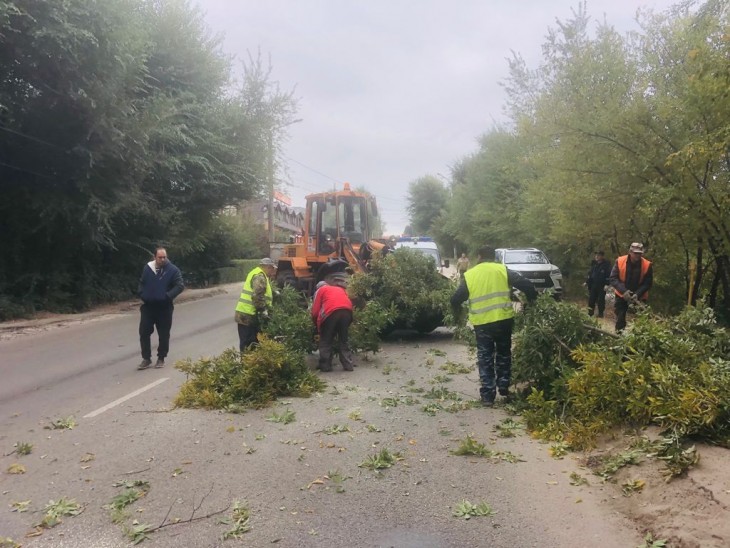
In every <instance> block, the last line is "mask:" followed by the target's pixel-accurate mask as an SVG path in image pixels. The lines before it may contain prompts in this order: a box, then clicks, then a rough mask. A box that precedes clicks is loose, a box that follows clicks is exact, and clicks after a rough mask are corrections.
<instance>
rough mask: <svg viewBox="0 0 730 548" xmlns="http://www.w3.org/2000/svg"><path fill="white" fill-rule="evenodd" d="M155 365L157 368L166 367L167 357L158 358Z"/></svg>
mask: <svg viewBox="0 0 730 548" xmlns="http://www.w3.org/2000/svg"><path fill="white" fill-rule="evenodd" d="M155 367H156V368H157V369H161V368H163V367H165V358H157V362H156V363H155Z"/></svg>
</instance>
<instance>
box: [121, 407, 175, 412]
mask: <svg viewBox="0 0 730 548" xmlns="http://www.w3.org/2000/svg"><path fill="white" fill-rule="evenodd" d="M174 410H175V409H174V408H172V407H171V408H170V409H135V410H134V411H132V413H169V412H170V411H174Z"/></svg>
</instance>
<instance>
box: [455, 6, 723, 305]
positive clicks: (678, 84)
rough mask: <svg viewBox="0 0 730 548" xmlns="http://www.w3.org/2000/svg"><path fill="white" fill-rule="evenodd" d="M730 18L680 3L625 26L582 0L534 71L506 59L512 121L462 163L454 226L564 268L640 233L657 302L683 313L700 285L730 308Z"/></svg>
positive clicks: (616, 249)
mask: <svg viewBox="0 0 730 548" xmlns="http://www.w3.org/2000/svg"><path fill="white" fill-rule="evenodd" d="M729 16H730V7H729V6H728V4H727V2H722V1H719V0H706V1H705V2H703V3H700V2H684V3H680V4H678V5H677V6H675V7H674V8H672V9H670V10H668V11H667V12H665V13H660V14H657V13H654V12H651V11H646V12H643V13H641V14H640V15H639V22H640V28H641V30H640V31H637V32H632V33H628V34H626V35H621V34H619V33H618V32H616V31H615V30H614V29H613V28H612V27H611V26H610V24H608V23H598V24H595V23H594V21H593V20H592V19H591V17H590V16H589V15H588V12H587V8H586V5H585V4H581V5H579V7H578V8H577V9H576V10H575V11H574V13H573V16H572V17H571V18H570V19H569V20H567V21H558V22H557V24H556V26H555V28H552V29H550V31H549V33H548V36H547V38H546V41H545V43H544V45H543V59H542V62H541V63H540V64H539V65H538V66H537V67H535V68H532V67H528V66H527V64H526V63H525V62H524V60H523V59H522V58H521V57H520V56H519V55H515V56H514V57H513V58H512V59H511V60H509V71H510V73H509V78H508V79H507V81H506V82H505V89H506V91H507V94H508V100H507V104H506V105H505V112H506V114H507V115H508V116H509V119H510V124H509V125H508V126H507V127H500V128H494V129H492V130H490V131H488V132H487V133H486V134H485V135H484V136H483V137H482V139H481V143H480V148H479V150H478V151H477V152H476V153H475V154H473V155H471V156H469V157H467V158H464V159H463V160H462V161H461V162H459V163H458V164H457V165H458V171H455V172H454V173H453V174H452V178H453V179H454V181H455V182H454V185H453V189H452V190H453V198H451V199H450V200H449V201H448V204H447V206H446V209H447V211H448V213H447V215H446V219H445V223H444V227H445V230H446V231H447V232H448V233H449V234H450V235H451V236H452V237H453V238H455V239H456V240H458V241H460V242H464V243H467V244H468V245H469V246H470V248H472V249H473V248H476V247H477V246H479V245H482V244H484V243H491V244H493V245H495V246H523V245H535V246H539V247H542V248H543V249H545V250H546V251H547V252H548V253H549V254H550V256H551V257H553V260H554V261H556V262H558V263H559V264H561V266H563V269H564V271H567V272H571V271H573V270H576V269H580V270H581V271H582V270H583V268H585V263H586V262H587V259H588V258H589V257H590V254H591V252H592V251H593V250H594V249H596V248H604V249H606V250H607V251H609V253H610V255H612V256H617V255H619V254H625V253H626V250H627V248H628V244H629V243H630V242H632V241H643V242H644V244H645V245H646V246H647V248H648V250H649V252H648V254H647V256H648V257H649V258H651V259H652V260H653V262H654V263H655V273H656V276H655V286H656V287H655V291H654V292H653V294H652V302H653V303H655V304H657V305H659V306H661V307H663V308H665V309H672V310H678V309H679V308H681V305H682V303H684V302H686V301H687V296H688V294H689V290H690V285H691V286H692V287H691V289H692V302H695V300H696V299H697V298H700V297H703V296H706V298H707V302H708V303H709V304H710V306H712V307H713V308H715V309H716V310H717V311H718V314H719V315H720V316H722V317H724V318H726V319H727V318H728V317H730V262H729V261H730V259H729V256H730V254H729V250H730V226H729V225H730V218H729V217H728V215H727V211H730V207H729V206H730V203H729V202H730V184H729V182H730V180H729V179H730V154H728V150H730V147H729V146H728V145H730V122H729V120H730V91H729V90H730V85H729V84H730V68H728V67H729V66H728V63H727V59H728V55H729V54H730V40H728V39H727V36H728V28H729V27H730V17H729ZM692 272H694V273H695V275H694V277H692V275H691V273H692Z"/></svg>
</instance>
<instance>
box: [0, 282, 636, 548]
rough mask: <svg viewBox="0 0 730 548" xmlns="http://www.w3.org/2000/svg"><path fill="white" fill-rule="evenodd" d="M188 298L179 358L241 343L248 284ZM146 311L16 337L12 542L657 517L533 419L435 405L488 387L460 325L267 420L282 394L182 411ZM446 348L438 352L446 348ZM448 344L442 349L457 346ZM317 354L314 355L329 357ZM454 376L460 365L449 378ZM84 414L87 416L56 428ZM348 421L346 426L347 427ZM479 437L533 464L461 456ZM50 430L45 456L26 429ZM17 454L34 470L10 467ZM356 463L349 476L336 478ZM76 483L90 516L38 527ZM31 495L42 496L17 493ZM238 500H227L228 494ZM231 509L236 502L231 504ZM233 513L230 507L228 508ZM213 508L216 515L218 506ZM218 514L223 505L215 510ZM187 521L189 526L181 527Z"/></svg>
mask: <svg viewBox="0 0 730 548" xmlns="http://www.w3.org/2000/svg"><path fill="white" fill-rule="evenodd" d="M226 289H227V291H226V292H225V293H223V294H218V295H213V296H211V297H209V298H205V299H200V300H196V301H192V302H185V303H180V304H178V305H177V306H176V309H175V318H174V323H173V331H172V341H171V355H170V357H169V358H168V362H169V364H171V363H172V362H173V361H174V360H176V359H183V358H187V357H192V358H198V357H200V356H206V355H213V354H217V353H219V352H220V351H222V350H223V349H225V348H227V347H231V346H235V345H236V344H237V334H236V328H235V324H234V323H233V320H232V309H233V305H234V303H235V300H236V297H237V293H238V289H237V288H236V287H234V286H229V287H227V288H226ZM137 324H138V314H137V313H136V312H134V311H130V312H127V313H123V314H115V315H106V316H101V317H98V318H95V319H91V320H87V321H84V322H80V323H72V324H70V325H65V326H60V327H51V328H48V329H47V330H39V331H37V332H34V333H30V334H26V335H22V336H18V337H15V338H9V339H6V340H0V379H2V380H1V384H0V451H2V454H3V456H2V458H1V459H0V466H1V468H0V493H1V496H0V539H1V538H2V537H3V536H9V537H12V538H14V539H16V540H18V541H21V540H22V542H23V545H24V546H69V547H76V546H79V547H97V546H98V547H105V546H128V545H130V543H129V540H128V539H127V538H125V536H124V532H123V528H124V526H125V525H126V527H128V528H129V527H133V526H134V520H138V522H139V523H147V524H150V525H153V526H159V525H164V527H162V528H160V529H158V530H156V531H155V532H153V533H150V538H149V539H147V540H145V541H144V544H143V545H149V546H163V547H168V546H170V547H172V546H194V547H197V546H227V545H237V544H238V543H239V542H243V543H244V544H246V545H249V546H267V545H271V544H272V543H274V544H276V545H278V546H292V547H293V546H353V547H360V546H362V547H375V546H396V547H452V546H453V547H462V546H474V547H479V546H496V547H501V546H504V547H508V546H509V547H522V546H535V547H552V546H556V547H557V546H561V547H562V546H565V547H573V546H575V547H582V546H596V545H600V546H608V547H611V546H617V547H629V546H635V545H636V544H638V542H639V539H640V536H641V535H640V532H639V531H637V530H635V528H634V527H633V525H632V524H631V523H630V522H628V521H626V520H624V519H623V518H621V517H619V516H617V515H615V514H614V512H613V510H612V508H611V506H610V499H611V497H613V496H615V489H614V488H613V487H612V486H609V487H606V486H601V485H598V483H597V482H595V480H591V483H592V485H591V486H590V487H575V486H571V485H570V483H569V481H568V475H569V473H570V472H572V471H578V472H580V473H581V474H582V475H584V476H588V475H589V474H588V473H587V472H586V471H584V470H580V469H579V468H578V465H577V463H576V462H575V461H573V460H570V459H566V460H563V461H557V460H554V459H552V458H550V457H549V456H548V454H547V447H546V446H545V445H542V444H539V443H537V442H536V441H534V440H532V439H530V438H529V437H528V436H527V435H525V434H518V436H517V437H515V438H506V439H502V438H499V437H497V436H496V434H495V430H494V427H495V425H497V424H498V423H499V422H500V421H502V420H504V419H505V418H506V417H507V415H506V414H505V412H504V411H503V410H502V409H483V408H474V409H466V410H463V411H460V412H457V413H446V412H442V411H439V412H437V413H436V414H435V415H429V414H427V413H425V412H424V410H423V409H424V405H425V404H428V403H429V400H426V399H423V398H424V396H423V395H424V394H425V393H426V392H428V391H429V390H430V389H431V388H433V387H436V386H441V387H447V388H448V389H449V390H451V391H454V392H457V393H459V394H461V395H462V396H463V398H464V400H469V399H470V398H473V397H475V396H476V386H477V376H476V373H475V371H474V370H473V368H472V370H471V372H470V373H468V374H458V375H446V374H445V372H444V370H442V367H445V365H446V363H447V362H453V363H461V364H463V365H469V366H471V365H473V357H470V356H469V355H468V352H467V349H466V348H465V347H464V346H462V345H460V344H458V343H455V342H454V341H452V340H451V337H450V336H449V335H448V334H447V333H444V332H436V333H434V334H432V335H431V336H429V337H426V338H418V339H408V338H406V339H403V340H394V341H391V342H388V343H386V344H385V345H384V348H383V351H382V352H381V353H379V354H377V355H376V356H375V357H371V358H369V359H367V360H366V359H365V357H362V356H361V357H359V358H358V361H359V362H360V364H359V366H358V367H357V368H356V369H355V371H354V372H352V373H346V372H343V371H335V372H333V373H331V374H327V375H326V380H327V381H328V382H329V387H328V389H327V391H326V392H325V393H323V394H320V395H317V396H315V397H313V398H309V399H294V398H292V399H289V400H286V401H282V402H279V403H278V404H277V405H276V406H275V408H274V411H276V412H282V411H283V410H285V409H291V410H293V411H294V412H295V413H296V421H295V422H294V423H292V424H287V425H282V424H277V423H273V422H270V421H267V417H269V416H270V415H271V413H272V410H271V409H264V410H256V411H249V412H247V413H245V414H243V415H231V414H226V413H220V412H211V411H200V410H184V409H173V408H172V405H171V402H172V400H173V398H174V396H175V394H176V393H177V391H178V389H179V387H180V385H181V384H182V383H183V382H184V375H183V374H182V373H180V372H179V371H177V370H175V369H173V368H172V367H171V365H169V364H168V366H166V367H165V368H163V369H150V370H146V371H137V370H136V365H137V363H138V362H139V360H140V356H139V349H138V341H137V334H136V333H137ZM434 349H438V352H436V351H434ZM442 353H443V354H442ZM314 361H315V360H314V357H312V360H311V364H312V365H313V364H314ZM447 376H448V379H446V378H445V377H447ZM70 416H73V417H74V420H75V422H76V423H77V424H76V426H75V428H73V429H72V430H56V429H48V428H49V427H50V426H51V424H52V422H53V421H55V420H58V419H62V418H67V417H70ZM334 425H338V426H341V427H344V426H345V425H346V426H347V428H346V430H345V431H343V432H342V433H340V434H336V435H329V434H328V433H327V432H328V431H329V430H331V427H332V426H334ZM467 434H472V435H473V436H474V437H475V438H476V439H477V440H478V441H480V442H483V443H485V444H486V445H487V446H488V447H489V448H490V449H492V450H495V451H502V452H506V451H509V452H511V453H513V454H515V455H520V458H521V459H522V462H516V463H508V462H505V461H502V460H500V459H498V458H497V459H489V458H486V459H485V458H478V457H459V456H455V455H452V454H451V453H450V450H451V449H454V448H455V447H457V446H458V445H459V443H460V441H461V440H463V439H465V437H466V435H467ZM16 442H25V443H32V444H33V451H32V453H31V454H30V455H26V456H19V455H17V454H14V453H12V451H13V444H14V443H16ZM383 447H386V448H388V449H389V450H390V451H391V452H398V453H400V454H401V455H402V460H400V461H399V462H397V463H396V464H395V465H394V466H393V467H392V468H391V469H387V470H384V471H382V472H372V471H369V470H367V469H364V468H363V467H361V466H360V464H362V463H363V462H364V461H365V459H366V458H367V457H368V456H370V455H373V454H375V453H377V452H378V451H380V449H382V448H383ZM13 464H21V465H23V466H24V467H25V469H26V471H25V473H24V474H9V473H7V472H6V471H7V470H8V469H9V467H10V466H11V465H13ZM334 472H338V474H339V476H341V478H344V479H341V482H340V483H339V484H337V483H335V482H334V480H333V479H332V477H335V476H337V474H335V473H334ZM120 480H145V481H148V482H149V483H150V485H151V488H150V491H149V493H147V495H146V496H145V497H143V498H142V499H140V500H139V501H137V502H135V503H134V504H132V505H130V506H129V507H128V508H127V515H126V517H125V518H124V519H122V525H119V524H115V523H113V522H112V519H111V512H110V510H109V509H108V508H105V505H108V504H109V502H110V501H111V500H112V499H113V497H115V496H116V495H119V494H120V492H121V490H120V487H115V486H114V484H115V483H116V482H119V481H120ZM61 497H67V498H74V499H76V500H77V501H78V502H79V503H81V504H82V507H83V509H84V511H83V513H81V514H80V515H79V516H76V517H65V518H63V522H62V523H61V524H60V525H58V526H57V527H55V528H52V529H48V530H40V532H41V533H42V534H40V535H39V536H30V537H28V538H23V537H24V536H25V535H26V534H28V533H31V534H32V533H33V532H34V531H36V529H34V527H33V526H34V524H37V523H38V522H39V521H40V520H41V519H42V517H43V512H44V510H43V509H44V506H45V505H46V504H47V503H48V501H49V500H58V499H59V498H61ZM26 500H30V501H31V502H30V503H29V504H28V511H27V512H23V513H19V512H12V511H11V507H12V505H13V503H17V502H20V501H26ZM234 500H241V501H243V502H244V503H245V504H246V505H247V506H248V508H249V509H250V511H251V526H252V529H251V531H250V532H247V533H245V534H244V535H243V538H242V541H235V540H228V541H224V540H222V534H223V533H224V531H226V530H227V529H229V528H230V526H226V525H222V524H220V522H219V518H221V517H225V516H230V509H229V508H228V507H229V506H230V505H231V504H232V503H233V501H234ZM462 500H469V501H470V502H473V503H475V504H476V503H478V502H488V503H489V504H490V505H491V506H492V507H493V508H494V509H495V511H496V513H495V514H494V515H493V516H489V517H474V518H472V519H470V520H468V521H467V520H464V519H459V518H456V517H454V516H453V511H454V509H455V508H456V505H457V504H458V503H459V502H460V501H462ZM227 508H228V509H227ZM217 512H222V513H221V514H216V513H217ZM211 514H216V515H211ZM209 515H210V516H209ZM206 516H209V517H206ZM175 521H178V522H180V523H178V524H175V523H174V522H175Z"/></svg>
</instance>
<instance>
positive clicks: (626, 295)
mask: <svg viewBox="0 0 730 548" xmlns="http://www.w3.org/2000/svg"><path fill="white" fill-rule="evenodd" d="M635 300H636V295H635V294H634V292H633V291H628V290H627V291H626V292H625V293H624V301H626V302H627V303H633V302H634V301H635Z"/></svg>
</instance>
